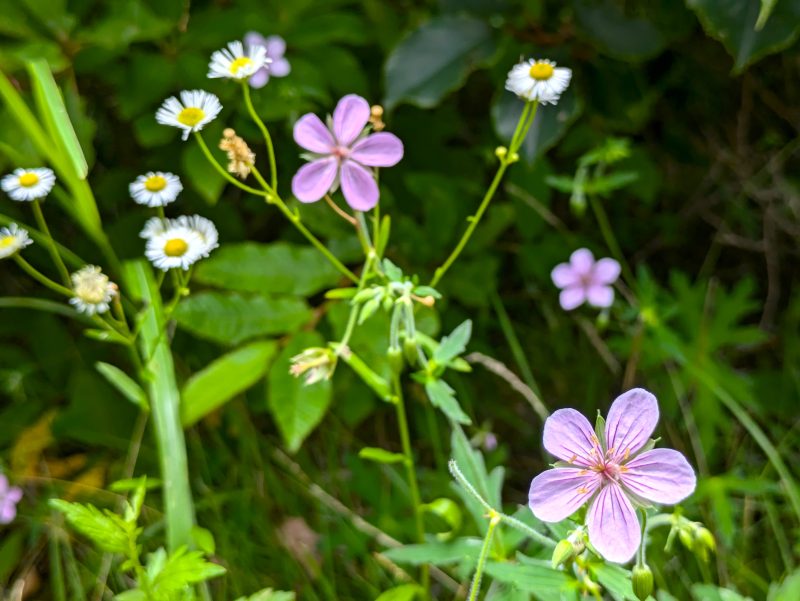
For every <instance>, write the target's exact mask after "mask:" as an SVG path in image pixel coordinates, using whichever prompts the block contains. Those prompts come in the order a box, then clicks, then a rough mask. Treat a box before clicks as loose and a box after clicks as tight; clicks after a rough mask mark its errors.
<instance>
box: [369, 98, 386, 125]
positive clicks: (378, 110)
mask: <svg viewBox="0 0 800 601" xmlns="http://www.w3.org/2000/svg"><path fill="white" fill-rule="evenodd" d="M369 122H370V123H371V124H372V129H374V130H375V131H381V130H382V129H384V128H385V127H386V124H385V123H384V122H383V107H382V106H381V105H380V104H373V105H372V107H371V108H370V109H369Z"/></svg>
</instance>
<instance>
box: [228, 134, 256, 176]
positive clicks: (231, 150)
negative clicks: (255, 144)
mask: <svg viewBox="0 0 800 601" xmlns="http://www.w3.org/2000/svg"><path fill="white" fill-rule="evenodd" d="M219 147H220V148H221V149H222V150H224V151H225V152H226V153H227V154H228V161H230V162H229V163H228V171H229V172H230V173H233V174H235V175H237V176H238V177H240V178H241V179H245V178H246V177H247V176H248V175H250V170H251V169H252V167H253V163H255V161H256V155H255V153H254V152H253V151H252V150H250V147H249V146H248V145H247V142H245V141H244V140H243V139H242V138H240V137H239V136H237V135H236V132H235V131H234V130H233V129H231V128H230V127H226V128H225V130H224V131H223V132H222V139H221V140H220V141H219Z"/></svg>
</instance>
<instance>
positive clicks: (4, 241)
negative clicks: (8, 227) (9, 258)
mask: <svg viewBox="0 0 800 601" xmlns="http://www.w3.org/2000/svg"><path fill="white" fill-rule="evenodd" d="M15 240H16V237H14V236H3V237H2V238H0V248H8V247H9V246H13V245H14V241H15Z"/></svg>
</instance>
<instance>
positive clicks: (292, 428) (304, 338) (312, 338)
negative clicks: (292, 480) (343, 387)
mask: <svg viewBox="0 0 800 601" xmlns="http://www.w3.org/2000/svg"><path fill="white" fill-rule="evenodd" d="M322 345H324V340H323V338H322V336H320V335H319V334H318V333H316V332H300V333H298V334H296V335H295V336H294V337H293V338H292V340H291V341H290V342H289V344H288V345H286V348H284V349H283V350H282V351H281V352H280V354H279V355H278V357H277V359H275V362H274V363H273V364H272V368H271V369H270V372H269V379H268V384H269V386H268V397H267V404H268V406H269V410H270V412H271V413H272V416H273V417H274V418H275V423H276V424H277V425H278V430H279V431H280V433H281V436H282V437H283V440H284V442H285V443H286V446H287V447H288V449H289V451H291V452H292V453H294V452H296V451H297V450H298V449H299V448H300V446H301V445H302V444H303V441H304V440H305V439H306V437H307V436H308V435H309V434H310V433H311V431H312V430H313V429H314V428H315V427H316V426H317V425H318V424H319V423H320V421H322V418H323V417H325V413H327V411H328V407H329V406H330V404H331V399H332V394H331V392H332V387H331V382H330V381H329V380H322V381H321V382H317V383H316V384H312V385H310V386H306V385H305V383H304V382H303V380H302V378H295V377H294V376H292V375H291V374H290V373H289V367H290V365H291V358H292V357H294V356H295V355H297V354H298V353H300V352H302V351H303V350H305V349H307V348H309V347H312V346H322Z"/></svg>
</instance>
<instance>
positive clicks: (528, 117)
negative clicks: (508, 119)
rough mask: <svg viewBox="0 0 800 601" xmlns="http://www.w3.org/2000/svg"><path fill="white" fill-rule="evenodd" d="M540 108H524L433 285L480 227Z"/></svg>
mask: <svg viewBox="0 0 800 601" xmlns="http://www.w3.org/2000/svg"><path fill="white" fill-rule="evenodd" d="M537 108H538V104H537V103H535V102H534V103H527V104H526V105H525V108H523V109H522V114H521V115H520V117H519V121H518V122H517V127H516V129H515V131H514V135H513V136H512V138H511V144H510V145H509V148H508V150H507V151H506V154H505V155H504V156H502V157H501V158H500V167H498V169H497V173H495V176H494V179H492V183H491V184H489V189H488V190H487V191H486V194H485V195H484V197H483V200H482V201H481V204H480V206H479V207H478V210H477V211H476V212H475V214H474V215H472V216H471V217H468V218H467V221H469V222H470V223H469V226H467V229H466V231H465V232H464V234H463V235H462V236H461V239H460V240H459V241H458V244H456V247H455V248H454V249H453V252H451V253H450V256H449V257H447V260H446V261H445V262H444V263H443V264H442V266H441V267H439V268H438V269H437V270H436V271H435V272H434V275H433V279H432V280H431V284H430V285H431V286H436V284H438V283H439V281H440V280H441V279H442V277H443V276H444V274H445V273H447V270H448V269H450V267H451V266H452V265H453V263H455V261H456V259H458V257H459V255H460V254H461V251H463V250H464V247H465V246H466V245H467V242H469V239H470V238H471V237H472V234H473V233H474V232H475V228H477V227H478V224H479V223H480V221H481V218H482V217H483V215H484V213H486V209H488V208H489V204H490V203H491V202H492V199H493V198H494V194H495V192H496V191H497V187H498V186H499V185H500V182H501V181H502V179H503V175H504V174H505V172H506V169H508V166H509V165H511V163H513V162H514V161H515V160H517V157H516V154H517V151H518V150H519V147H520V145H521V144H522V141H523V140H524V139H525V136H526V135H527V134H528V130H529V129H530V126H531V125H532V124H533V119H534V118H535V116H536V109H537Z"/></svg>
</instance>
